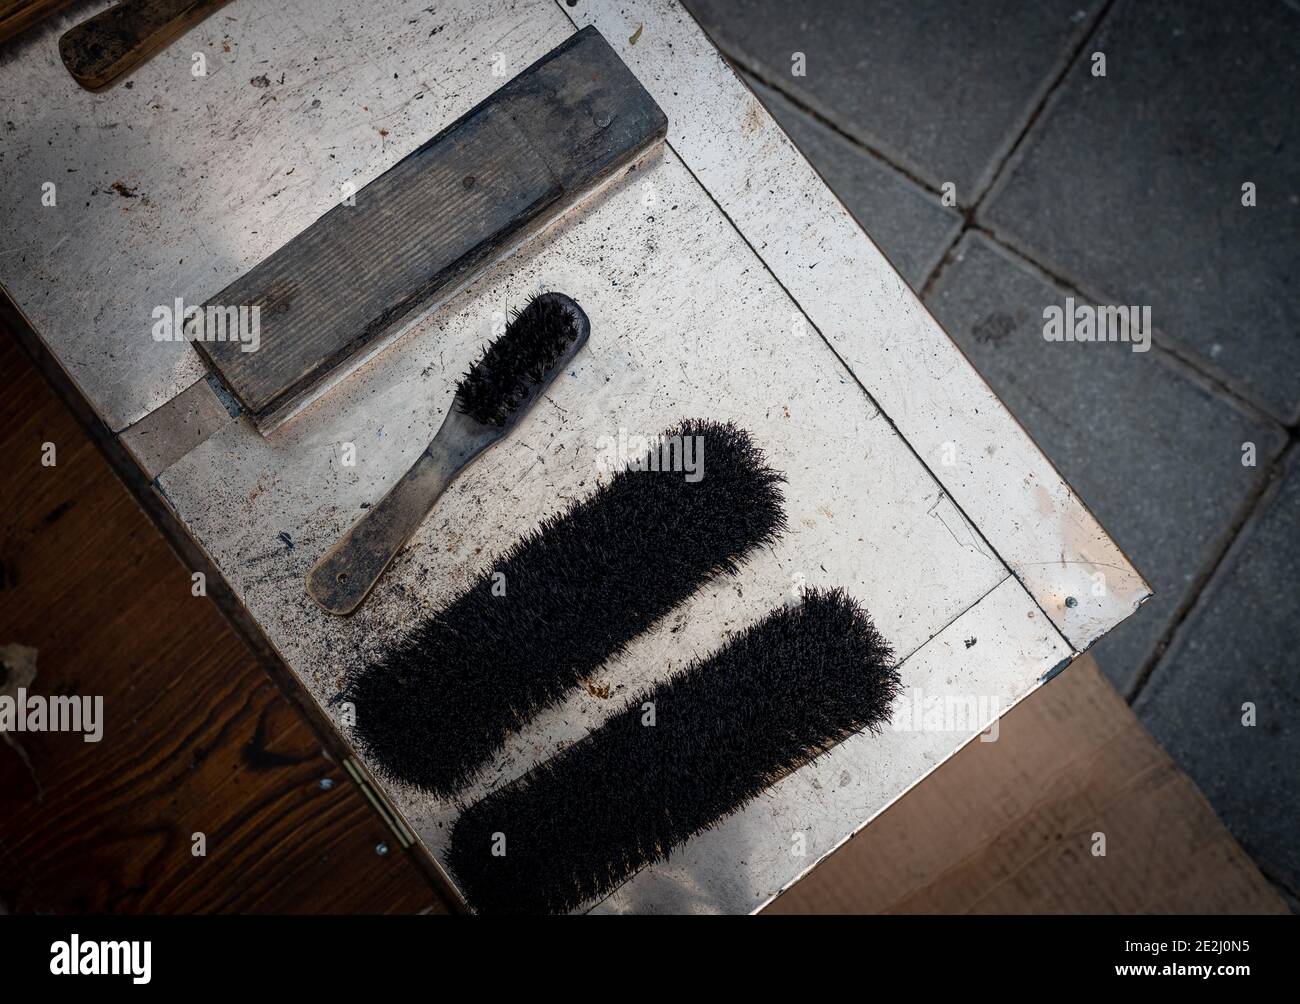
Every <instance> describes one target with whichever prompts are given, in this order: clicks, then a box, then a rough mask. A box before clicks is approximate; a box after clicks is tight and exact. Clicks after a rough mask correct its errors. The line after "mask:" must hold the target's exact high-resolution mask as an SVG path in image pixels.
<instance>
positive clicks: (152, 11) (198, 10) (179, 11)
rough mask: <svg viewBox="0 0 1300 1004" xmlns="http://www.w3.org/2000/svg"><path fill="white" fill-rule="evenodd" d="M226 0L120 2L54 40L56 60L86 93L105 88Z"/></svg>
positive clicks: (128, 0) (136, 0)
mask: <svg viewBox="0 0 1300 1004" xmlns="http://www.w3.org/2000/svg"><path fill="white" fill-rule="evenodd" d="M229 2H230V0H122V2H121V3H119V4H117V6H115V7H109V8H108V9H107V10H104V11H100V13H98V14H96V15H95V16H94V17H92V18H90V19H89V20H88V21H83V22H81V24H79V25H77V26H76V27H75V28H70V29H69V30H68V31H66V32H64V33H63V37H62V38H60V39H59V55H60V56H62V57H63V65H64V66H66V67H67V68H68V72H69V73H71V74H72V78H73V79H74V80H75V81H76V82H77V83H79V84H80V85H81V86H82V87H84V88H86V89H87V90H91V91H96V90H99V89H100V88H101V87H107V86H108V85H109V84H111V83H112V82H113V81H114V80H116V79H117V78H118V77H120V76H121V75H122V74H124V73H129V72H131V71H132V70H134V69H135V68H136V67H138V66H140V65H141V64H142V63H144V62H145V61H147V60H148V59H149V58H150V57H151V56H153V55H154V54H155V53H156V52H158V51H159V50H160V49H162V48H164V47H165V46H167V45H169V44H171V42H173V41H174V40H175V39H177V38H179V37H180V36H181V35H183V34H184V33H185V32H187V31H189V30H190V29H191V28H192V27H194V25H196V24H198V23H199V22H200V21H202V20H203V19H204V18H205V17H207V16H208V15H209V14H211V13H212V12H213V11H215V10H217V9H218V8H219V7H224V6H225V5H226V4H227V3H229Z"/></svg>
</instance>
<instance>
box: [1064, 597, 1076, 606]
mask: <svg viewBox="0 0 1300 1004" xmlns="http://www.w3.org/2000/svg"><path fill="white" fill-rule="evenodd" d="M1065 605H1066V606H1067V607H1070V608H1074V607H1077V606H1078V605H1079V601H1078V600H1076V599H1075V598H1074V597H1073V596H1067V597H1066V598H1065Z"/></svg>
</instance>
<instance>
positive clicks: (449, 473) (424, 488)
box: [307, 439, 464, 616]
mask: <svg viewBox="0 0 1300 1004" xmlns="http://www.w3.org/2000/svg"><path fill="white" fill-rule="evenodd" d="M438 447H439V444H438V441H437V440H436V439H435V440H434V441H433V442H432V443H430V444H429V445H428V447H426V448H425V450H424V452H423V453H421V454H420V457H419V459H418V460H416V462H415V463H414V464H412V465H411V469H410V470H409V471H407V472H406V473H405V474H403V475H402V478H401V480H400V481H398V482H397V484H395V485H393V487H392V488H390V489H389V490H388V494H387V495H385V496H384V497H383V498H382V499H380V500H379V502H378V503H377V504H376V505H374V506H372V507H371V508H370V510H369V511H368V512H367V513H366V514H365V515H364V516H362V517H361V519H359V520H357V522H356V523H354V524H353V525H352V529H350V530H349V531H348V532H347V533H345V534H344V535H343V537H342V538H341V539H340V540H339V542H338V543H337V544H335V545H334V546H333V547H331V548H330V549H329V550H328V551H327V552H325V556H324V557H323V558H321V559H320V561H318V562H317V563H316V566H315V567H314V568H313V569H312V570H311V572H310V573H308V575H307V592H308V593H309V594H310V595H311V598H312V599H314V600H315V601H316V602H317V603H319V604H320V605H321V606H322V607H323V608H325V609H326V610H328V611H329V612H330V613H332V614H338V615H339V616H343V615H346V614H350V613H352V611H354V610H355V609H356V608H357V607H359V606H360V605H361V601H362V600H364V599H365V598H366V595H367V594H368V593H369V592H370V590H371V589H372V588H373V587H374V584H375V583H376V582H378V581H379V577H380V576H381V575H382V574H383V573H384V569H385V568H387V567H388V565H389V563H390V562H392V560H393V558H395V557H396V556H397V552H398V551H400V550H401V549H402V548H403V547H404V546H405V545H406V542H407V541H408V540H410V539H411V535H412V534H414V533H415V531H416V529H417V528H418V527H419V525H420V524H421V523H423V522H424V517H426V516H427V515H429V510H430V509H432V508H433V504H434V503H435V502H437V501H438V496H440V495H441V494H442V493H443V492H444V491H445V490H446V488H447V486H448V485H449V484H451V482H452V479H453V478H455V476H456V475H457V474H458V473H459V472H460V469H461V467H463V466H464V464H459V465H458V464H456V463H455V462H454V460H453V458H452V456H451V454H449V453H448V452H447V451H446V450H445V449H441V448H438Z"/></svg>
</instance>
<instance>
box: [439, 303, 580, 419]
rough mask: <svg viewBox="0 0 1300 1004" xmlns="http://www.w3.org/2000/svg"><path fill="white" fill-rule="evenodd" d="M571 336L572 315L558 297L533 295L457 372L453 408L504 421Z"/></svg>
mask: <svg viewBox="0 0 1300 1004" xmlns="http://www.w3.org/2000/svg"><path fill="white" fill-rule="evenodd" d="M577 337H578V319H577V318H576V317H574V316H573V314H572V313H571V312H570V311H569V310H568V309H567V308H566V307H565V306H564V304H563V302H562V301H560V300H558V299H555V298H553V297H548V296H535V297H533V298H532V299H531V300H529V301H528V304H527V305H526V306H525V307H524V309H523V310H519V311H516V312H515V316H514V317H513V318H512V319H511V321H510V323H509V324H507V325H506V330H505V331H504V332H503V333H502V334H501V336H500V337H498V338H496V339H495V340H493V341H492V342H491V343H490V344H489V345H488V346H487V348H485V349H484V350H483V354H482V355H481V356H479V358H478V361H477V362H476V363H474V365H473V366H471V367H470V368H469V371H468V372H467V373H466V374H465V375H464V376H463V377H461V380H460V383H459V384H457V386H456V407H457V408H459V409H460V410H461V411H462V412H464V413H465V414H467V415H469V416H470V417H472V418H474V419H475V420H476V421H479V422H482V423H483V424H484V425H495V426H502V425H505V423H506V422H507V421H508V420H509V419H510V416H511V414H512V413H513V412H514V410H515V408H517V407H518V406H519V405H520V403H521V402H523V401H524V400H526V399H527V397H528V395H529V393H530V392H531V391H532V389H533V388H534V387H535V386H536V385H537V384H538V382H539V381H541V380H542V378H543V377H545V376H546V373H547V371H548V370H549V369H550V368H551V366H552V365H554V363H555V361H556V360H557V359H559V358H560V357H561V356H562V355H564V353H565V352H566V351H567V350H568V348H569V346H570V345H572V344H573V340H574V339H575V338H577Z"/></svg>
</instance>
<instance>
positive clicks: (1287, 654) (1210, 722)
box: [1134, 448, 1300, 909]
mask: <svg viewBox="0 0 1300 1004" xmlns="http://www.w3.org/2000/svg"><path fill="white" fill-rule="evenodd" d="M1298 583H1300V448H1293V449H1292V450H1291V451H1290V452H1289V453H1288V456H1287V458H1286V462H1285V465H1284V473H1283V476H1282V478H1281V480H1280V481H1279V482H1278V483H1276V484H1275V485H1274V486H1273V487H1272V488H1271V489H1270V491H1269V493H1268V494H1267V495H1266V496H1265V498H1264V500H1263V502H1262V503H1261V505H1260V507H1259V509H1258V510H1257V511H1256V514H1255V515H1254V516H1253V517H1252V519H1251V521H1250V522H1249V523H1248V524H1247V525H1246V527H1245V528H1244V529H1243V530H1242V534H1241V536H1240V537H1239V538H1238V540H1237V541H1236V542H1235V543H1234V544H1233V547H1232V549H1231V550H1230V551H1229V553H1228V556H1227V558H1225V560H1224V562H1223V564H1222V565H1221V566H1220V568H1219V570H1218V571H1217V573H1216V574H1215V576H1214V578H1213V579H1211V580H1210V583H1209V585H1208V586H1207V587H1206V589H1205V591H1204V592H1203V593H1202V594H1201V596H1200V597H1199V599H1198V600H1197V603H1196V606H1195V607H1194V608H1193V609H1192V611H1191V613H1190V614H1189V616H1188V618H1187V620H1186V621H1185V622H1184V623H1183V624H1182V625H1181V626H1180V628H1179V629H1178V631H1177V632H1176V633H1175V635H1174V639H1173V642H1172V643H1171V644H1170V646H1169V650H1168V651H1167V652H1166V653H1165V655H1164V658H1162V659H1161V660H1160V663H1159V664H1158V665H1157V666H1156V669H1155V671H1154V673H1152V675H1151V679H1150V680H1149V682H1148V683H1147V685H1146V687H1145V688H1144V689H1143V691H1142V693H1141V694H1140V695H1139V697H1138V700H1137V701H1136V702H1135V704H1134V710H1135V711H1136V712H1137V713H1138V717H1139V718H1141V719H1142V721H1143V723H1144V724H1145V725H1146V726H1147V728H1148V729H1150V730H1151V732H1152V734H1153V735H1154V736H1155V737H1156V739H1158V740H1159V741H1160V743H1161V745H1163V746H1164V747H1165V749H1167V750H1168V751H1169V753H1170V754H1171V755H1172V756H1173V757H1174V759H1175V760H1177V761H1178V763H1179V764H1180V765H1181V766H1182V768H1183V769H1184V770H1185V771H1187V773H1188V774H1190V775H1191V777H1192V779H1193V780H1194V781H1195V782H1196V783H1197V785H1198V786H1199V787H1200V788H1201V790H1202V791H1204V792H1205V794H1206V796H1207V797H1208V798H1209V800H1210V802H1211V803H1212V804H1213V805H1214V807H1215V809H1216V810H1217V811H1218V813H1219V815H1220V817H1222V819H1223V821H1224V823H1226V824H1227V826H1228V829H1230V830H1231V831H1232V832H1233V834H1234V836H1236V838H1237V839H1238V840H1239V841H1241V844H1242V846H1243V847H1245V848H1246V850H1247V851H1248V852H1249V853H1250V855H1251V856H1252V857H1253V858H1254V859H1255V860H1256V862H1258V863H1259V866H1260V868H1261V870H1262V871H1263V872H1264V873H1265V874H1266V875H1268V876H1269V877H1270V878H1271V879H1273V880H1274V881H1275V882H1280V883H1282V884H1283V885H1284V886H1285V887H1286V888H1287V889H1288V890H1289V893H1290V897H1291V902H1292V904H1293V909H1294V904H1295V902H1296V900H1295V898H1294V897H1295V896H1296V894H1297V893H1298V892H1300V839H1297V833H1296V823H1297V817H1296V812H1297V807H1298V806H1300V592H1298V591H1297V588H1298V587H1297V584H1298ZM1247 703H1249V704H1252V705H1253V706H1254V713H1255V724H1254V726H1253V727H1247V726H1246V725H1244V724H1243V716H1244V715H1245V713H1246V712H1244V711H1243V706H1244V705H1246V704H1247Z"/></svg>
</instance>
